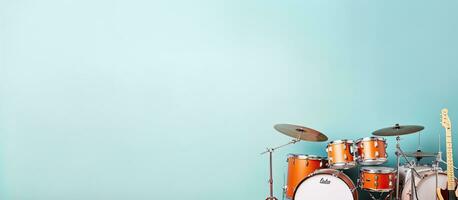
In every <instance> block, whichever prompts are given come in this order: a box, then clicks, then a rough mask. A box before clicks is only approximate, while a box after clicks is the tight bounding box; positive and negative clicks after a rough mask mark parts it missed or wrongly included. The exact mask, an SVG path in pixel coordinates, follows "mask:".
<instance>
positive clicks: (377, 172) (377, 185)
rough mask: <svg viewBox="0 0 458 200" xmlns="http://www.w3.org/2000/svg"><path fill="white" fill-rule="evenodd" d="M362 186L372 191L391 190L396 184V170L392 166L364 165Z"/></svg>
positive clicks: (361, 173) (361, 178)
mask: <svg viewBox="0 0 458 200" xmlns="http://www.w3.org/2000/svg"><path fill="white" fill-rule="evenodd" d="M359 181H360V184H361V185H360V187H361V188H362V189H364V190H367V191H371V192H389V191H391V190H393V189H394V188H395V185H396V170H395V169H394V168H390V167H363V168H361V170H360V179H359Z"/></svg>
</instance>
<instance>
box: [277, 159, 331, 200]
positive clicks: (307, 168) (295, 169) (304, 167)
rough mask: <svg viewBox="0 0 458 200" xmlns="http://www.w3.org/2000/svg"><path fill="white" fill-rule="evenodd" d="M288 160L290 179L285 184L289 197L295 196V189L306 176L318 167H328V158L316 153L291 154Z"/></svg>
mask: <svg viewBox="0 0 458 200" xmlns="http://www.w3.org/2000/svg"><path fill="white" fill-rule="evenodd" d="M287 162H288V180H287V184H286V186H285V188H286V190H285V192H286V197H288V198H289V199H292V198H293V195H294V190H295V189H296V187H297V185H299V183H300V182H301V181H302V180H303V179H304V178H306V177H307V176H309V175H310V174H312V173H313V172H315V170H317V169H321V168H326V167H327V160H326V158H323V157H319V156H314V155H305V154H289V155H288V160H287Z"/></svg>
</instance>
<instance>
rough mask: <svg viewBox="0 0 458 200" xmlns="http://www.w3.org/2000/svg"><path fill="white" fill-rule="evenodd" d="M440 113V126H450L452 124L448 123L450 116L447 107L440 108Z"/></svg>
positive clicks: (447, 127)
mask: <svg viewBox="0 0 458 200" xmlns="http://www.w3.org/2000/svg"><path fill="white" fill-rule="evenodd" d="M441 113H442V114H441V115H442V121H441V124H442V127H444V128H446V129H450V128H452V124H451V123H450V118H449V117H448V109H447V108H444V109H442V110H441Z"/></svg>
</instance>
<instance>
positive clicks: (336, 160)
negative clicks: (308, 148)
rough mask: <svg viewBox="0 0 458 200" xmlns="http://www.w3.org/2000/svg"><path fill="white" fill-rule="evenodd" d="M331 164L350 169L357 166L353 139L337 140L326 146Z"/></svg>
mask: <svg viewBox="0 0 458 200" xmlns="http://www.w3.org/2000/svg"><path fill="white" fill-rule="evenodd" d="M326 152H328V160H329V166H330V167H331V168H334V169H349V168H352V167H355V166H356V161H355V158H354V157H355V155H354V154H355V151H354V147H353V140H335V141H332V142H330V143H329V144H328V146H327V147H326Z"/></svg>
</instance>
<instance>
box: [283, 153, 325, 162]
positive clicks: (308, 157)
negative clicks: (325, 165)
mask: <svg viewBox="0 0 458 200" xmlns="http://www.w3.org/2000/svg"><path fill="white" fill-rule="evenodd" d="M289 158H297V159H301V160H324V161H327V160H328V159H327V158H326V157H322V156H318V155H310V154H294V153H290V154H288V159H289Z"/></svg>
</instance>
